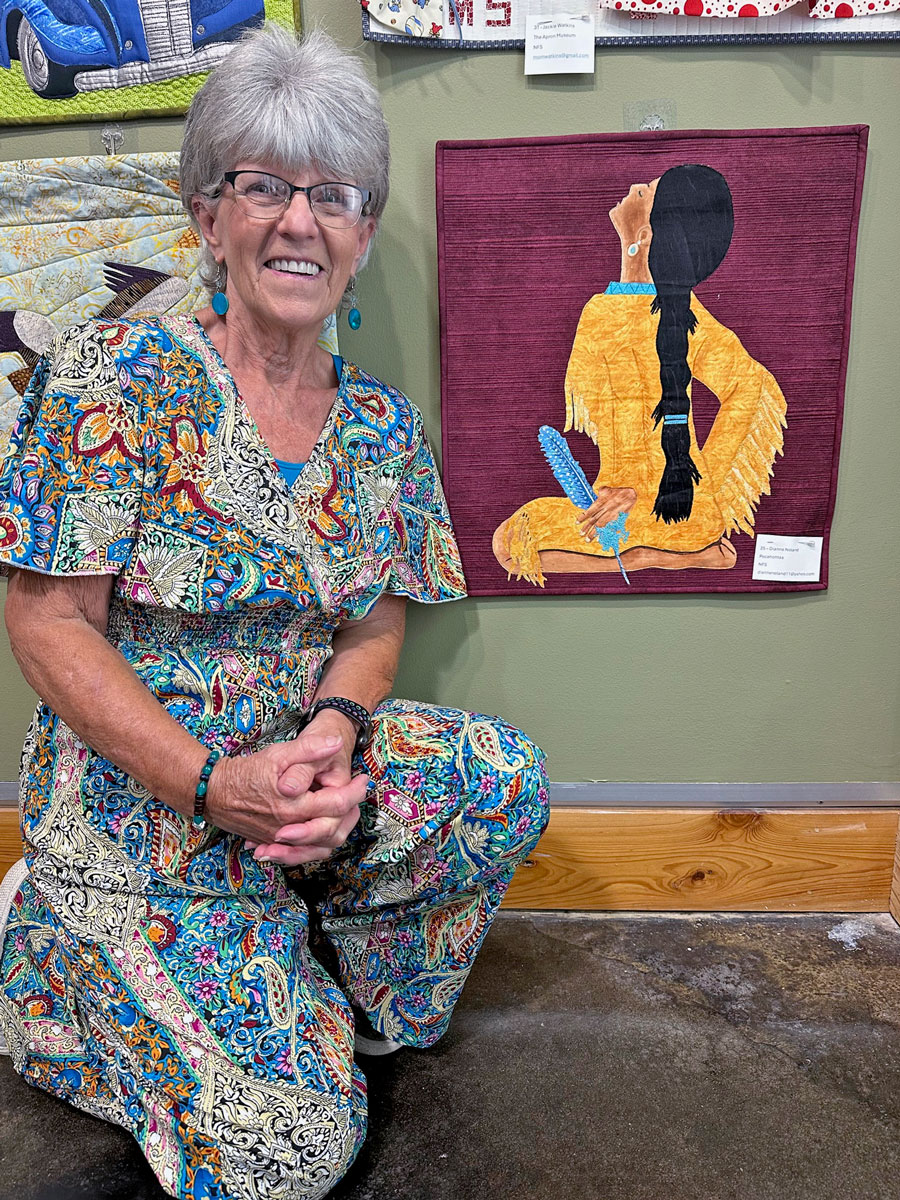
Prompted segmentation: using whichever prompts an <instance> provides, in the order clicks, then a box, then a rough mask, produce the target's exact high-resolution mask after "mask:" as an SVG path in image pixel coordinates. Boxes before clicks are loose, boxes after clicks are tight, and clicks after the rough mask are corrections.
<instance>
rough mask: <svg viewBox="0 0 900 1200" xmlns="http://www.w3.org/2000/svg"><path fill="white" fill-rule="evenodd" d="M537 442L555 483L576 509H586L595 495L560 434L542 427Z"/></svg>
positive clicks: (544, 426) (546, 426) (594, 498)
mask: <svg viewBox="0 0 900 1200" xmlns="http://www.w3.org/2000/svg"><path fill="white" fill-rule="evenodd" d="M538 441H539V442H540V444H541V449H542V450H543V452H544V457H545V458H546V460H547V462H548V463H549V465H550V470H551V471H552V472H553V474H554V475H555V476H556V482H557V483H558V484H559V485H560V487H561V488H562V490H563V491H564V492H565V493H566V495H567V496H568V497H569V499H570V500H571V501H572V503H573V504H574V505H575V506H576V507H577V508H588V507H589V506H590V505H591V504H593V503H594V501H595V500H596V499H597V496H596V493H595V492H594V489H593V488H592V487H591V485H590V484H589V483H588V481H587V479H586V478H585V475H584V471H582V469H581V467H580V466H579V465H578V463H577V462H576V461H575V459H574V458H573V457H572V451H571V450H570V449H569V444H568V442H567V441H566V439H565V438H564V437H563V435H562V434H561V433H559V432H558V431H557V430H556V429H554V428H553V427H552V426H551V425H542V426H541V427H540V429H539V430H538Z"/></svg>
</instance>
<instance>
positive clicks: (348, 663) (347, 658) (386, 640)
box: [315, 596, 406, 712]
mask: <svg viewBox="0 0 900 1200" xmlns="http://www.w3.org/2000/svg"><path fill="white" fill-rule="evenodd" d="M405 626H406V601H405V600H404V599H403V598H402V597H400V596H382V598H381V599H380V600H379V601H378V603H377V604H376V605H375V607H374V608H373V609H372V611H371V612H370V613H369V615H368V616H366V617H364V618H363V619H362V620H361V621H353V622H348V623H347V624H346V625H344V626H343V627H342V628H341V629H339V630H338V632H337V633H336V634H335V635H334V641H333V653H332V656H331V658H330V659H329V660H328V662H327V663H326V664H325V668H324V670H323V671H322V675H321V677H320V679H319V685H318V687H317V688H316V697H315V698H316V699H317V700H319V699H322V698H323V697H325V696H346V698H347V699H348V700H355V701H356V703H357V704H361V705H362V706H363V708H365V709H368V711H369V712H374V710H375V708H376V707H377V706H378V705H379V704H380V703H381V701H382V700H383V699H384V698H385V696H387V695H389V694H390V690H391V687H392V685H393V682H394V676H395V675H396V673H397V664H398V662H399V661H400V649H401V647H402V645H403V632H404V629H405Z"/></svg>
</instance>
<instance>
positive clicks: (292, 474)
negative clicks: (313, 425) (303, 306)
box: [275, 354, 344, 487]
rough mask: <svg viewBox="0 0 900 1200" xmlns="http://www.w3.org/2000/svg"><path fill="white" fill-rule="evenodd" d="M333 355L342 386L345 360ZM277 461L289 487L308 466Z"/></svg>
mask: <svg viewBox="0 0 900 1200" xmlns="http://www.w3.org/2000/svg"><path fill="white" fill-rule="evenodd" d="M331 357H332V360H333V361H334V369H335V371H336V373H337V377H338V387H340V386H341V376H342V375H343V373H344V360H343V359H342V358H341V357H340V355H338V354H332V356H331ZM275 463H276V465H277V467H278V470H279V471H280V472H281V474H282V475H283V476H284V478H285V480H286V481H287V485H288V487H293V486H294V484H295V483H296V482H297V480H298V479H299V477H300V472H301V471H302V470H303V468H304V467H305V466H306V463H305V462H288V461H287V460H286V459H283V458H276V459H275Z"/></svg>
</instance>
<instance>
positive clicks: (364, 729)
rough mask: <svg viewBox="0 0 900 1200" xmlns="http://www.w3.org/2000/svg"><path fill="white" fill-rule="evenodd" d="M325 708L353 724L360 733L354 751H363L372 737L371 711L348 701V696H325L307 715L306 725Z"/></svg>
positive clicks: (352, 701)
mask: <svg viewBox="0 0 900 1200" xmlns="http://www.w3.org/2000/svg"><path fill="white" fill-rule="evenodd" d="M323 708H333V709H335V710H336V711H337V712H339V713H342V714H343V716H345V717H347V718H348V719H349V720H351V721H352V722H353V724H354V725H355V726H356V728H357V730H358V731H359V732H358V733H357V735H356V742H355V743H354V746H353V751H354V753H355V752H356V751H357V750H361V749H362V747H363V746H365V744H366V742H368V740H369V738H370V737H371V736H372V714H371V713H370V712H369V710H368V709H367V708H363V706H362V705H361V704H357V703H356V701H355V700H348V699H347V698H346V696H323V697H322V699H321V700H317V701H316V702H315V704H314V705H313V706H312V708H311V709H310V710H309V712H308V713H307V715H306V722H305V724H307V725H308V724H309V723H310V721H311V720H312V719H313V717H315V716H316V715H317V714H318V713H320V712H321V711H322V709H323Z"/></svg>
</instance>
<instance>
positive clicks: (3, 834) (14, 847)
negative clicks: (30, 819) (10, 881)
mask: <svg viewBox="0 0 900 1200" xmlns="http://www.w3.org/2000/svg"><path fill="white" fill-rule="evenodd" d="M21 857H22V839H21V838H20V837H19V812H18V809H15V808H0V879H2V878H3V876H4V875H5V874H6V872H7V871H8V870H9V868H10V867H11V866H12V865H13V863H14V862H16V860H17V859H20V858H21Z"/></svg>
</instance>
